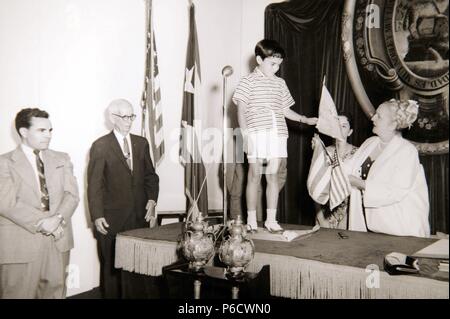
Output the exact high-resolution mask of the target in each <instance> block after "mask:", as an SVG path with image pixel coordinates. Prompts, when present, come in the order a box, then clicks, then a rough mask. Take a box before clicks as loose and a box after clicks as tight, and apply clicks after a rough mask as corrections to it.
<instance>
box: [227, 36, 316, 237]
mask: <svg viewBox="0 0 450 319" xmlns="http://www.w3.org/2000/svg"><path fill="white" fill-rule="evenodd" d="M255 56H256V62H257V64H258V66H257V67H256V68H255V70H254V71H253V72H252V73H250V74H249V75H247V76H245V77H243V78H242V79H241V81H240V83H239V85H238V87H237V88H236V91H235V93H234V95H233V102H234V103H235V104H236V105H237V106H238V121H239V125H240V127H241V129H242V131H243V134H244V136H245V138H246V140H247V149H246V151H247V158H248V161H249V171H248V179H247V189H246V197H247V210H248V211H247V228H248V229H249V230H250V231H252V232H253V231H256V230H257V223H256V204H257V194H258V186H259V183H260V181H261V174H265V175H266V180H267V189H266V198H267V217H266V221H265V222H264V227H265V228H266V229H267V230H268V231H270V232H282V231H283V229H282V228H281V226H280V225H279V224H278V222H277V220H276V212H277V204H278V191H279V184H278V178H277V173H278V170H279V167H280V162H281V159H282V158H287V138H288V130H287V126H286V120H285V117H286V118H288V119H290V120H293V121H298V122H300V123H305V124H308V125H315V124H316V123H317V118H308V117H306V116H303V115H300V114H297V113H296V112H294V111H292V110H291V109H290V107H291V106H292V105H294V104H295V101H294V99H293V98H292V96H291V94H290V92H289V89H288V87H287V85H286V82H285V81H284V80H283V79H282V78H279V77H278V76H276V75H275V73H276V72H277V71H278V70H279V68H280V65H281V63H282V62H283V58H284V56H285V53H284V50H283V48H281V47H280V45H279V44H278V43H277V42H276V41H273V40H267V39H264V40H262V41H260V42H258V43H257V44H256V47H255ZM244 151H245V150H244ZM263 165H266V166H265V167H264V166H263Z"/></svg>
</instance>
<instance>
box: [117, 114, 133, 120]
mask: <svg viewBox="0 0 450 319" xmlns="http://www.w3.org/2000/svg"><path fill="white" fill-rule="evenodd" d="M112 115H115V116H117V117H120V118H121V119H122V120H124V121H134V119H135V118H136V114H131V115H119V114H115V113H112Z"/></svg>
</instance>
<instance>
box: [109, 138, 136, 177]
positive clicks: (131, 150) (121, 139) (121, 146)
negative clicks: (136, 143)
mask: <svg viewBox="0 0 450 319" xmlns="http://www.w3.org/2000/svg"><path fill="white" fill-rule="evenodd" d="M113 132H114V135H115V136H116V139H117V141H118V142H119V145H120V148H121V149H122V153H123V155H124V156H125V158H127V157H128V154H125V151H124V150H125V148H124V142H123V138H124V136H123V135H122V134H121V133H119V132H118V131H117V130H113ZM125 138H126V139H127V142H128V149H129V150H130V160H131V170H133V147H132V146H131V137H130V133H128V134H127V136H126V137H125Z"/></svg>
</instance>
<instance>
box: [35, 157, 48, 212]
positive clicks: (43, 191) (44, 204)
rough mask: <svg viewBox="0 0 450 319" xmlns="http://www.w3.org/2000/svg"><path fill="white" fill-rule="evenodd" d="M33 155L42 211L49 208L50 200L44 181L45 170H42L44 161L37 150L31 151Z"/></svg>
mask: <svg viewBox="0 0 450 319" xmlns="http://www.w3.org/2000/svg"><path fill="white" fill-rule="evenodd" d="M33 153H34V155H36V166H37V169H38V175H39V184H40V185H39V186H40V188H41V208H42V210H43V211H48V210H50V201H49V197H48V189H47V184H46V183H45V172H44V163H43V162H42V160H41V158H40V157H39V150H34V151H33Z"/></svg>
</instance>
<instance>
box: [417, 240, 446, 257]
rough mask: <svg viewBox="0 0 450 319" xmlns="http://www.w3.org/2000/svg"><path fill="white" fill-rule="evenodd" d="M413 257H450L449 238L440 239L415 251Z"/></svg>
mask: <svg viewBox="0 0 450 319" xmlns="http://www.w3.org/2000/svg"><path fill="white" fill-rule="evenodd" d="M411 256H412V257H420V258H437V259H448V239H440V240H438V241H436V242H434V243H432V244H431V245H429V246H427V247H425V248H423V249H421V250H419V251H417V252H415V253H414V254H412V255H411Z"/></svg>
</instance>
